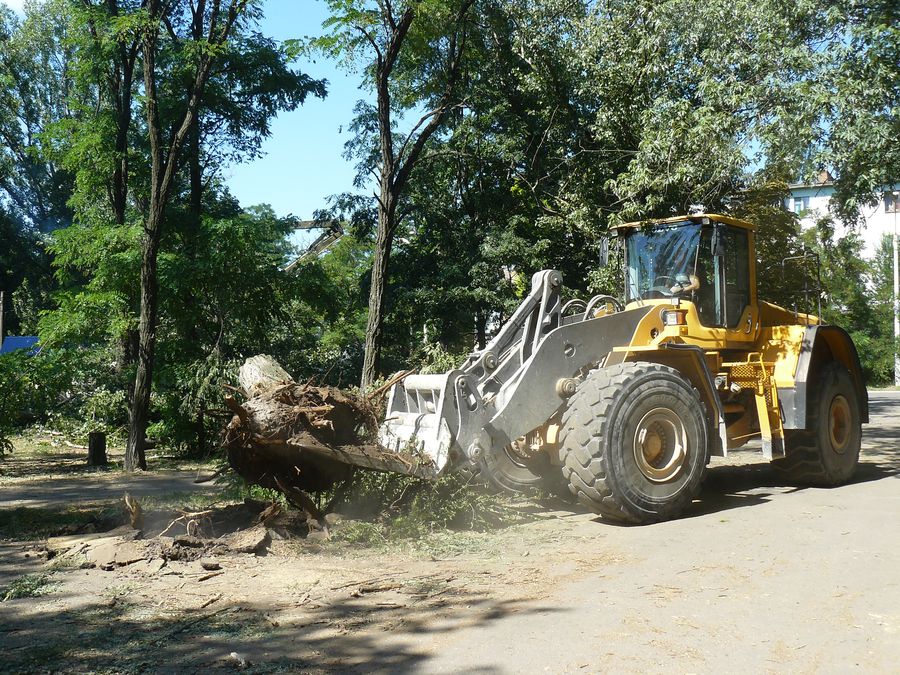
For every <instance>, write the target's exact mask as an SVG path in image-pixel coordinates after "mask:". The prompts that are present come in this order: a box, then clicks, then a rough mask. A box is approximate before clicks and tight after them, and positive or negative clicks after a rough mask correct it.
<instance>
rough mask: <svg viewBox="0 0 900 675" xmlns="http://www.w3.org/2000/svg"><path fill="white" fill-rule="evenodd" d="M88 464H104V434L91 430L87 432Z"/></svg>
mask: <svg viewBox="0 0 900 675" xmlns="http://www.w3.org/2000/svg"><path fill="white" fill-rule="evenodd" d="M87 463H88V466H106V464H107V460H106V434H104V433H103V432H102V431H92V432H91V433H89V434H88V462H87Z"/></svg>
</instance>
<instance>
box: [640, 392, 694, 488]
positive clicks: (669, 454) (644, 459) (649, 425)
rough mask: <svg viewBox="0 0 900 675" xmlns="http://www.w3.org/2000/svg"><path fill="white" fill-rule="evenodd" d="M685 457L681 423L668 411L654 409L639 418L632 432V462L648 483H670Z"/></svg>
mask: <svg viewBox="0 0 900 675" xmlns="http://www.w3.org/2000/svg"><path fill="white" fill-rule="evenodd" d="M686 458H687V432H686V430H685V428H684V423H683V422H682V421H681V419H679V417H678V416H677V415H676V414H675V413H674V412H673V411H672V410H669V409H668V408H654V409H653V410H651V411H650V412H648V413H647V414H646V415H644V416H643V417H642V418H641V421H640V422H639V423H638V425H637V428H636V429H635V433H634V459H635V463H636V464H637V468H638V470H639V471H640V472H641V473H642V474H643V475H644V477H645V478H647V480H649V481H652V482H654V483H667V482H669V481H671V480H673V479H674V478H675V477H676V476H678V474H679V473H681V469H682V467H683V466H684V462H685V459H686Z"/></svg>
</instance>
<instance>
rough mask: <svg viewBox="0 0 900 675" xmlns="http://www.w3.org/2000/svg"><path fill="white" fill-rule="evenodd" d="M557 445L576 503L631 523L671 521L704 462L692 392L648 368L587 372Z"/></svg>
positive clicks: (698, 408)
mask: <svg viewBox="0 0 900 675" xmlns="http://www.w3.org/2000/svg"><path fill="white" fill-rule="evenodd" d="M560 440H561V447H562V457H563V460H564V464H563V475H564V476H565V477H566V479H567V480H568V482H569V489H570V490H571V492H572V493H573V494H574V495H575V496H576V498H577V499H578V501H579V502H581V503H582V504H584V505H585V506H587V507H588V508H590V509H592V510H593V511H595V512H596V513H599V514H600V515H602V516H603V517H604V518H609V519H612V520H617V521H623V522H630V523H652V522H657V521H660V520H667V519H670V518H674V517H676V516H678V515H679V514H680V513H681V512H682V511H683V510H684V509H685V508H686V507H687V506H688V505H689V504H690V503H691V502H692V501H693V499H694V498H695V497H696V496H697V494H698V493H699V491H700V484H701V482H702V480H703V475H704V473H705V470H706V464H707V462H708V460H709V447H708V444H709V442H708V432H707V421H706V415H705V410H704V406H703V403H702V401H701V400H700V396H699V394H698V393H697V391H696V389H694V387H693V386H692V385H691V383H690V382H689V381H688V380H686V379H685V378H684V376H682V375H681V373H679V372H678V371H677V370H675V369H673V368H669V367H667V366H663V365H659V364H655V363H622V364H618V365H615V366H611V367H609V368H606V369H601V370H596V371H594V372H592V373H591V374H590V375H589V376H588V377H587V379H586V380H585V381H584V382H582V383H581V384H580V385H579V388H578V390H577V391H576V392H575V395H574V396H572V398H571V399H570V401H569V406H568V408H567V410H566V412H565V414H564V415H563V420H562V433H561V439H560Z"/></svg>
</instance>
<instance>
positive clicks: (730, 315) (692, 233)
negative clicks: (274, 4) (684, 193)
mask: <svg viewBox="0 0 900 675" xmlns="http://www.w3.org/2000/svg"><path fill="white" fill-rule="evenodd" d="M729 220H730V219H729ZM739 222H740V221H733V223H727V222H719V221H716V220H713V219H711V218H710V217H706V216H704V217H698V218H690V219H675V220H667V221H661V222H656V223H652V224H650V225H645V224H639V223H630V224H628V225H625V226H621V227H619V228H616V230H617V234H618V235H619V236H620V237H623V238H624V244H625V302H626V304H631V303H637V304H643V302H644V301H646V300H659V299H663V300H674V299H680V300H687V301H690V302H691V303H693V304H694V306H695V307H696V309H697V315H698V318H699V320H700V323H701V324H702V325H704V326H707V327H710V328H714V327H715V328H732V329H733V328H736V327H737V326H738V324H739V322H740V320H741V317H742V315H743V314H744V311H745V309H746V308H747V306H748V305H750V303H751V302H752V298H751V279H752V275H751V268H750V265H751V254H750V235H749V229H748V228H747V227H744V226H743V224H742V223H741V224H740V225H739V224H737V223H739Z"/></svg>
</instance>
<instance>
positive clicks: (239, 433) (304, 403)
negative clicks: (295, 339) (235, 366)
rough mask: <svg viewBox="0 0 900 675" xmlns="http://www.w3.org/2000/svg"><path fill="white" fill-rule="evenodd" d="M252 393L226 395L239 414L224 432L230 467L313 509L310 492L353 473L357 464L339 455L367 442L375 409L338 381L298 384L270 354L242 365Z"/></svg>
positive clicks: (250, 480) (245, 390)
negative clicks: (331, 384)
mask: <svg viewBox="0 0 900 675" xmlns="http://www.w3.org/2000/svg"><path fill="white" fill-rule="evenodd" d="M239 381H240V384H241V389H242V390H243V393H245V394H246V395H247V399H246V400H245V401H244V402H243V403H239V402H238V401H237V400H236V399H235V398H234V397H231V396H229V397H227V399H226V403H227V405H228V407H229V409H230V410H231V411H232V412H233V413H234V416H233V417H232V419H231V421H230V422H229V424H228V426H227V427H226V428H225V430H224V432H223V446H224V448H225V449H226V451H227V453H228V461H229V463H230V465H231V467H232V468H233V469H234V470H235V471H237V473H239V474H240V475H241V476H242V477H243V478H244V479H245V480H246V481H247V482H248V483H251V484H256V485H260V486H262V487H267V488H272V489H274V490H278V491H279V492H282V493H284V494H285V496H286V497H287V498H288V499H289V500H290V501H292V502H294V503H295V504H297V505H298V506H302V507H304V508H306V507H307V506H309V505H311V502H310V503H309V504H307V503H305V502H307V501H308V497H306V496H305V495H303V492H318V491H321V490H325V489H327V488H329V487H331V486H332V485H334V484H335V483H337V482H339V481H342V480H345V479H347V478H349V476H350V473H351V471H352V467H351V466H349V465H348V464H347V463H345V462H342V461H336V460H335V459H333V456H334V453H335V451H336V450H338V449H340V448H358V447H361V446H365V445H366V443H367V439H368V438H371V437H372V436H373V435H374V432H375V428H376V418H375V412H374V409H373V407H372V405H371V404H370V403H369V402H368V401H367V400H366V399H363V398H358V397H354V396H351V395H349V394H347V393H345V392H342V391H341V390H339V389H335V388H333V387H317V386H313V385H311V384H299V383H297V382H295V381H294V380H293V378H291V376H290V375H289V374H288V373H287V372H285V371H284V369H282V368H281V366H279V365H278V363H277V362H275V360H274V359H272V358H271V357H269V356H254V357H252V358H251V359H248V360H247V362H246V363H245V364H244V365H243V366H242V367H241V369H240V374H239Z"/></svg>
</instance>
